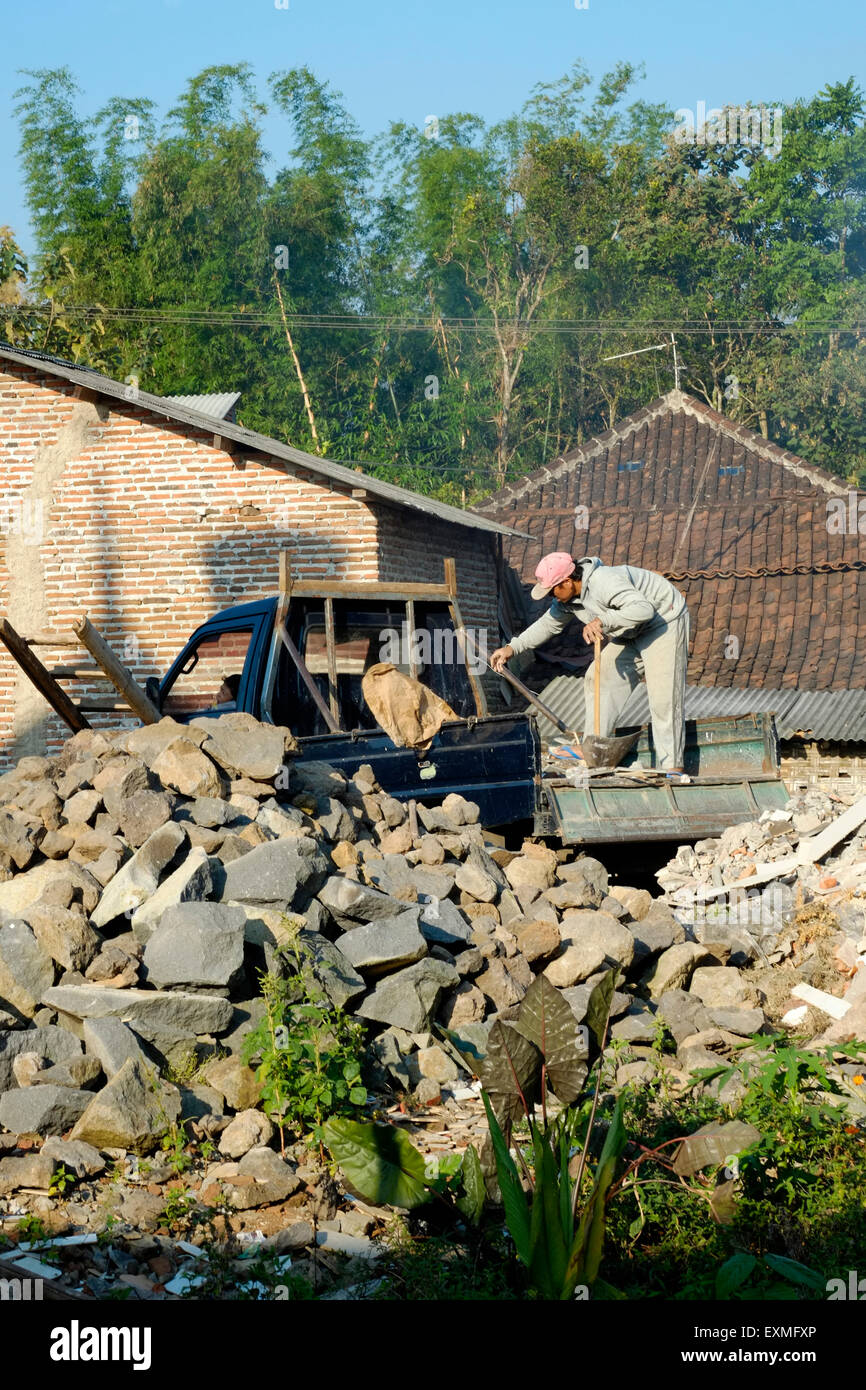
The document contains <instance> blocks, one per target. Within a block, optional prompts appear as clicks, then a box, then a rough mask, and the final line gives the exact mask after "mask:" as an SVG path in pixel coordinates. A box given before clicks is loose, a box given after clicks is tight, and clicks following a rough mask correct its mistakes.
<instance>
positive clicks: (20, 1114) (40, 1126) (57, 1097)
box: [0, 1086, 93, 1134]
mask: <svg viewBox="0 0 866 1390" xmlns="http://www.w3.org/2000/svg"><path fill="white" fill-rule="evenodd" d="M92 1100H93V1093H92V1092H91V1091H78V1090H75V1089H74V1088H73V1087H72V1086H27V1087H25V1088H23V1089H22V1088H20V1087H19V1089H18V1090H15V1091H5V1092H4V1093H3V1095H2V1096H0V1125H3V1126H4V1128H5V1129H11V1130H12V1132H13V1134H62V1133H63V1132H64V1130H67V1129H69V1128H70V1126H71V1125H74V1124H75V1121H76V1120H77V1119H78V1117H79V1115H81V1114H82V1112H83V1111H84V1110H86V1108H87V1106H88V1105H89V1104H90V1102H91V1101H92Z"/></svg>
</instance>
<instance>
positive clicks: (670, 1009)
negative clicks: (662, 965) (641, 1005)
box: [656, 988, 712, 1045]
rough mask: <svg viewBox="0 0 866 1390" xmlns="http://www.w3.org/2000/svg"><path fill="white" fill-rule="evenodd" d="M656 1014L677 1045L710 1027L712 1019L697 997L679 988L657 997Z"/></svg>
mask: <svg viewBox="0 0 866 1390" xmlns="http://www.w3.org/2000/svg"><path fill="white" fill-rule="evenodd" d="M656 1014H657V1016H658V1017H659V1018H662V1019H663V1020H664V1022H665V1025H666V1027H667V1028H668V1030H669V1032H670V1033H671V1035H672V1036H673V1038H674V1041H675V1042H676V1043H677V1045H679V1044H680V1043H682V1042H685V1040H686V1038H691V1037H694V1035H695V1033H702V1032H705V1031H706V1030H707V1029H708V1028H710V1027H711V1026H712V1019H711V1017H710V1015H709V1013H708V1012H707V1010H706V1009H705V1008H704V1006H703V1004H702V1003H701V1001H700V999H698V997H697V995H695V994H689V993H688V992H687V991H686V990H684V989H680V988H672V989H669V990H666V991H665V992H664V993H663V994H662V995H661V996H660V997H659V1000H658V1006H657V1009H656Z"/></svg>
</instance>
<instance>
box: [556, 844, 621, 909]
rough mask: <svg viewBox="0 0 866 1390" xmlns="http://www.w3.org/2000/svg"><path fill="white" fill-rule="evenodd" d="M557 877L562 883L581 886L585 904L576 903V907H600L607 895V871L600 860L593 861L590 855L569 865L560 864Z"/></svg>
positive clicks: (583, 856)
mask: <svg viewBox="0 0 866 1390" xmlns="http://www.w3.org/2000/svg"><path fill="white" fill-rule="evenodd" d="M556 877H557V879H558V880H559V882H560V883H572V884H579V885H580V888H581V891H582V894H583V902H582V903H576V904H575V906H576V907H577V906H579V907H600V906H601V901H602V898H604V897H605V896H606V895H607V891H608V882H609V880H608V874H607V869H606V868H605V867H604V865H603V864H602V863H601V861H600V860H599V859H592V858H591V857H590V856H589V855H582V856H581V857H580V858H579V859H573V860H572V861H571V863H569V864H559V865H558V866H557V869H556Z"/></svg>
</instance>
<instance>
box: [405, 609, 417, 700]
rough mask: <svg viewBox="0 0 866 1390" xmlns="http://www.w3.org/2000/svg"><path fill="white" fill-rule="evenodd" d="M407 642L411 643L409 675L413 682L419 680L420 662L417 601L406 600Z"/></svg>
mask: <svg viewBox="0 0 866 1390" xmlns="http://www.w3.org/2000/svg"><path fill="white" fill-rule="evenodd" d="M406 640H407V641H408V643H409V675H410V676H411V677H412V679H413V681H414V680H417V679H418V662H417V660H416V658H415V600H414V599H411V598H407V600H406Z"/></svg>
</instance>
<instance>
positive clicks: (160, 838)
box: [90, 821, 185, 927]
mask: <svg viewBox="0 0 866 1390" xmlns="http://www.w3.org/2000/svg"><path fill="white" fill-rule="evenodd" d="M184 839H185V836H184V832H183V829H182V827H181V826H179V825H176V824H175V823H174V822H173V821H169V822H168V823H167V824H166V825H163V826H160V827H159V829H158V830H155V831H154V832H153V834H152V835H149V836H148V838H147V839H146V840H145V842H144V844H143V845H142V846H141V848H140V849H138V850H137V851H136V853H135V854H134V855H133V856H132V858H131V859H130V860H128V861H127V863H126V864H124V866H123V868H122V869H120V870H119V872H118V873H116V874H115V876H114V878H113V879H112V880H111V882H110V883H109V885H108V887H107V888H106V890H105V892H104V893H103V895H102V898H101V900H100V902H99V906H98V907H97V908H96V909H95V911H94V912H92V913H91V919H90V920H91V921H92V922H93V925H94V926H96V927H104V926H106V925H107V924H108V923H109V922H112V921H113V920H114V918H115V917H120V916H122V915H123V914H124V913H127V912H133V911H135V909H136V908H138V907H140V906H141V905H142V903H144V902H146V901H147V899H148V898H150V897H151V896H152V894H153V893H155V892H156V887H157V884H158V883H159V876H160V874H161V873H162V871H163V869H164V868H165V867H166V865H167V864H169V863H170V862H171V860H172V859H173V858H174V856H175V854H176V853H177V851H178V849H179V848H180V846H181V845H182V844H183V842H184Z"/></svg>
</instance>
